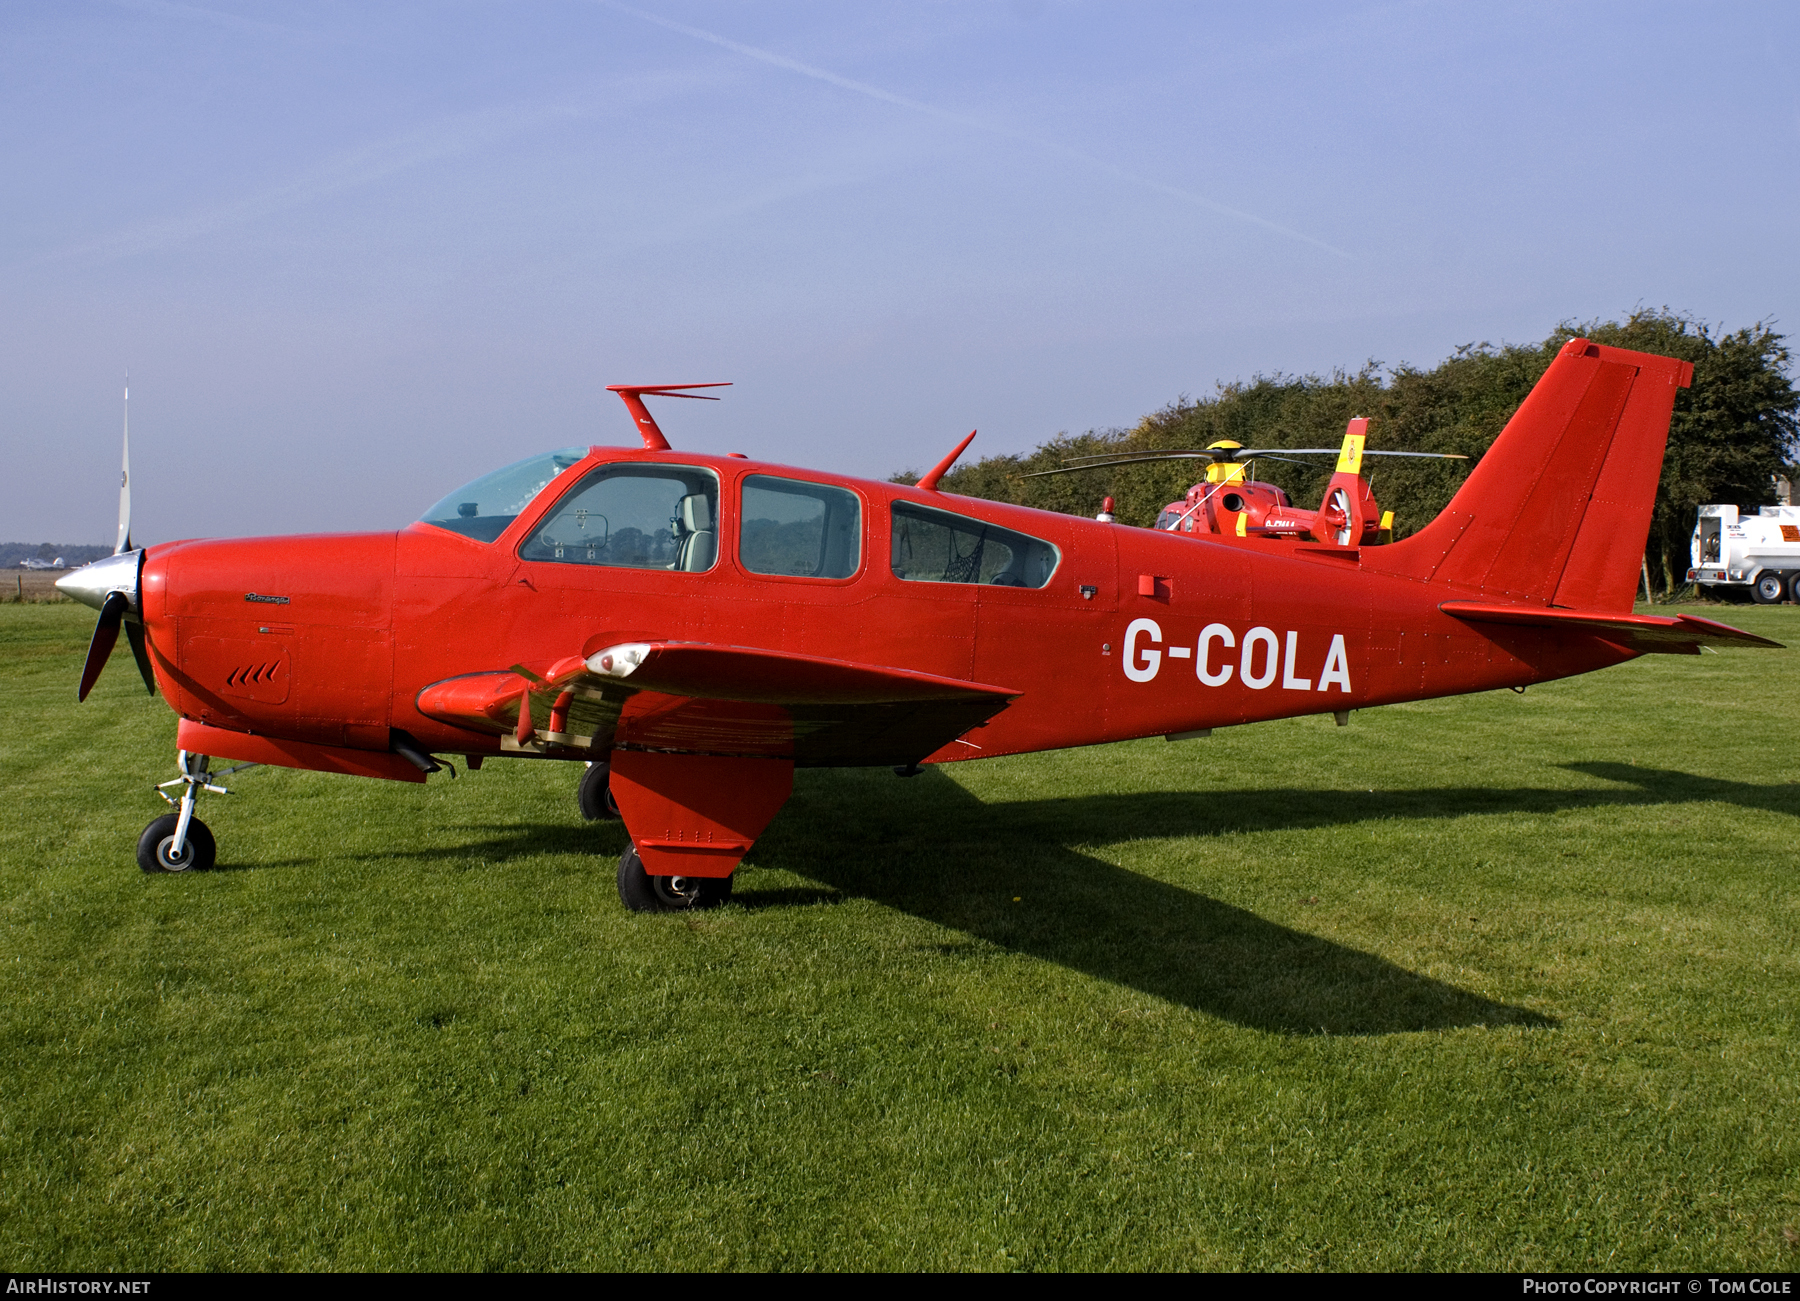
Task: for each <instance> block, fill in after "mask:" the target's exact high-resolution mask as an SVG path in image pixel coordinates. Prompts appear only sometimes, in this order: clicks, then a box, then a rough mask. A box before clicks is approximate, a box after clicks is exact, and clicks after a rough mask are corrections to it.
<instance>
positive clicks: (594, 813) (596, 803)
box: [575, 762, 619, 822]
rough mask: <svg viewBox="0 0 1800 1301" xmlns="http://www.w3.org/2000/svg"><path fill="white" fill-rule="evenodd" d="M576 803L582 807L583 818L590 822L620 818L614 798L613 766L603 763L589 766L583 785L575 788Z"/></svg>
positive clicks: (583, 775) (582, 775) (582, 780)
mask: <svg viewBox="0 0 1800 1301" xmlns="http://www.w3.org/2000/svg"><path fill="white" fill-rule="evenodd" d="M575 803H576V804H578V805H580V806H581V816H582V817H584V818H586V819H587V820H588V821H589V822H599V821H601V820H603V819H607V818H616V817H618V816H619V805H618V801H616V800H615V799H613V796H612V765H611V764H608V763H603V762H602V763H590V764H589V765H588V766H587V771H586V772H584V773H582V774H581V785H580V786H578V787H576V788H575Z"/></svg>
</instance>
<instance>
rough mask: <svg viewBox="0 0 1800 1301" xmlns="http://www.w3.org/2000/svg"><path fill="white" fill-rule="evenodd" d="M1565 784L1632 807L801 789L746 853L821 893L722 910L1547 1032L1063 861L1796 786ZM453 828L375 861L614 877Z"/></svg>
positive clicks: (1354, 1023)
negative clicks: (1087, 847) (553, 868)
mask: <svg viewBox="0 0 1800 1301" xmlns="http://www.w3.org/2000/svg"><path fill="white" fill-rule="evenodd" d="M1567 767H1568V768H1569V770H1570V771H1574V772H1580V773H1583V774H1585V775H1587V776H1590V777H1596V778H1599V779H1602V780H1606V781H1611V782H1617V783H1620V784H1621V785H1622V786H1625V785H1628V786H1629V789H1618V788H1614V789H1604V790H1593V789H1571V790H1550V789H1543V788H1536V789H1531V788H1521V789H1514V790H1493V789H1484V788H1450V789H1444V788H1437V789H1420V790H1403V791H1375V792H1363V791H1350V790H1305V791H1302V790H1261V791H1257V790H1251V791H1228V792H1219V791H1209V792H1193V791H1156V792H1131V793H1097V794H1090V795H1080V796H1070V797H1062V798H1054V799H1045V800H1018V801H1006V802H997V803H994V804H983V803H981V802H980V801H979V800H978V799H976V798H975V797H974V796H973V795H971V794H969V793H968V792H967V791H965V790H963V788H962V787H960V786H959V785H957V784H956V783H955V782H953V781H950V780H949V779H948V778H946V777H944V776H943V775H941V774H939V773H936V772H933V771H927V772H926V773H924V774H921V775H920V777H919V778H917V779H915V780H912V781H906V782H896V781H894V780H893V779H892V778H891V777H887V775H886V774H885V773H881V774H875V773H861V772H833V773H817V774H810V775H808V777H807V779H806V780H803V781H802V782H800V783H799V784H798V786H797V789H796V792H795V798H794V800H793V802H792V803H791V804H790V805H789V807H788V809H787V810H786V811H785V812H784V813H783V814H782V816H780V817H778V818H777V819H776V821H775V824H774V825H773V826H772V827H771V828H770V829H769V832H768V833H767V834H766V835H765V837H764V838H763V840H762V841H761V842H760V843H759V844H758V847H757V851H756V853H755V855H754V861H755V863H757V864H758V865H760V866H763V867H779V868H786V869H789V870H791V871H793V872H795V873H797V874H799V875H801V876H803V877H806V878H809V879H811V880H813V881H816V882H818V883H819V887H820V888H805V887H802V888H792V887H775V888H769V889H759V888H758V882H757V880H756V876H755V874H750V875H749V876H748V877H747V879H745V880H744V881H743V882H742V883H741V884H740V888H739V891H738V893H737V895H736V898H735V902H736V903H737V904H738V905H740V906H742V907H745V908H750V909H765V908H773V907H796V906H804V905H816V904H821V903H830V902H835V901H838V900H841V899H843V898H846V897H858V898H865V899H870V900H873V901H875V902H878V903H881V904H883V905H885V906H888V907H892V908H896V909H899V910H901V911H904V912H907V913H909V914H911V915H913V916H916V917H920V918H923V919H925V920H928V921H931V922H933V923H936V924H938V925H941V926H944V927H946V928H948V929H951V930H955V931H960V932H961V933H963V934H964V935H966V936H968V937H969V941H966V942H960V943H945V944H939V945H937V946H935V947H937V948H938V950H939V951H940V952H941V953H942V954H943V955H944V956H945V958H946V959H948V960H956V961H978V960H981V959H983V958H984V957H986V956H988V955H989V950H988V949H986V948H985V947H984V946H985V945H992V946H995V947H997V948H999V949H1002V950H1008V951H1012V952H1018V953H1026V954H1030V955H1032V956H1034V957H1038V958H1041V959H1044V960H1046V961H1050V962H1054V963H1057V964H1058V965H1061V966H1065V967H1068V968H1071V969H1073V970H1078V971H1082V972H1085V973H1087V974H1089V975H1091V976H1094V977H1097V978H1099V979H1102V980H1107V981H1110V982H1113V983H1115V984H1119V985H1122V986H1125V987H1127V988H1131V989H1136V990H1139V991H1141V992H1143V993H1146V994H1151V995H1153V996H1155V997H1158V998H1162V999H1167V1000H1168V1001H1170V1002H1172V1003H1176V1004H1179V1005H1181V1006H1184V1007H1189V1008H1193V1009H1195V1010H1197V1011H1201V1012H1205V1013H1207V1014H1209V1015H1213V1016H1217V1017H1219V1018H1221V1019H1223V1020H1226V1021H1230V1022H1233V1023H1235V1024H1239V1025H1243V1026H1247V1027H1251V1028H1254V1029H1259V1030H1264V1031H1269V1032H1273V1033H1280V1034H1293V1035H1308V1034H1320V1033H1326V1034H1335V1035H1377V1034H1391V1033H1399V1032H1406V1031H1429V1030H1443V1029H1451V1028H1455V1027H1461V1026H1476V1025H1482V1026H1502V1025H1515V1026H1527V1027H1540V1028H1541V1027H1553V1026H1555V1025H1556V1024H1557V1023H1556V1021H1555V1020H1553V1019H1552V1018H1550V1017H1546V1016H1544V1015H1542V1014H1540V1013H1537V1012H1533V1011H1531V1010H1530V1009H1527V1008H1522V1007H1517V1006H1513V1005H1509V1004H1505V1003H1500V1002H1495V1001H1494V1000H1491V999H1488V998H1484V997H1482V996H1480V995H1478V994H1474V993H1471V992H1469V991H1467V990H1463V989H1459V988H1457V987H1456V986H1454V985H1450V984H1447V983H1445V982H1443V981H1439V980H1435V979H1433V978H1431V977H1427V976H1422V975H1419V974H1417V973H1416V972H1412V971H1408V970H1406V969H1405V968H1403V967H1400V966H1398V965H1396V964H1394V963H1392V962H1389V961H1388V960H1387V959H1385V958H1381V957H1378V956H1376V955H1374V954H1371V953H1365V952H1362V951H1361V950H1358V949H1355V948H1351V947H1349V946H1347V945H1343V944H1339V943H1336V942H1334V941H1331V940H1327V939H1323V938H1321V937H1319V936H1316V935H1310V934H1308V933H1306V932H1304V931H1300V930H1295V929H1293V928H1291V927H1287V926H1283V925H1280V924H1278V923H1275V922H1271V921H1268V920H1265V919H1263V918H1261V917H1258V916H1257V915H1256V914H1254V913H1252V912H1249V911H1247V910H1245V909H1243V908H1239V907H1236V906H1234V905H1231V904H1227V903H1224V902H1222V901H1220V900H1217V899H1213V898H1209V897H1208V896H1206V895H1203V894H1199V893H1197V892H1194V891H1191V890H1186V889H1182V888H1180V887H1178V886H1173V885H1169V884H1167V883H1166V882H1162V881H1158V880H1154V879H1152V878H1150V877H1146V876H1143V875H1140V874H1139V873H1136V872H1131V871H1128V870H1126V869H1124V868H1121V867H1118V866H1116V865H1114V864H1111V863H1108V862H1105V861H1104V860H1101V859H1098V858H1095V857H1093V856H1092V855H1090V854H1086V853H1082V852H1080V851H1078V850H1075V849H1071V848H1068V847H1067V846H1068V844H1071V843H1073V844H1104V843H1119V842H1124V841H1131V840H1142V839H1147V838H1162V837H1180V836H1190V837H1191V836H1210V835H1217V834H1219V833H1221V832H1229V831H1258V830H1283V829H1297V828H1313V827H1321V826H1332V825H1338V826H1349V825H1354V824H1357V823H1362V822H1368V821H1372V820H1381V819H1418V818H1456V817H1466V816H1471V815H1479V814H1492V813H1505V812H1515V813H1516V812H1528V813H1549V812H1557V811H1564V810H1572V809H1593V808H1604V807H1633V806H1638V807H1643V806H1652V805H1667V804H1672V803H1691V802H1723V803H1730V804H1735V805H1739V806H1742V807H1746V808H1755V809H1764V810H1769V811H1774V812H1780V813H1790V814H1800V786H1795V785H1791V784H1790V785H1781V786H1755V785H1751V784H1749V783H1744V782H1730V781H1720V780H1717V779H1714V778H1708V777H1698V776H1693V775H1691V774H1687V773H1680V772H1671V771H1665V770H1661V769H1654V768H1641V767H1634V766H1631V765H1626V764H1608V763H1583V764H1570V765H1567ZM466 830H468V831H476V832H487V833H489V835H488V836H486V837H484V838H482V839H479V840H475V841H472V842H470V843H468V844H465V845H463V846H460V847H457V848H455V849H449V850H447V849H443V848H430V849H417V850H387V851H384V852H383V853H382V854H381V855H380V856H381V857H387V858H393V857H402V858H417V859H428V860H432V861H437V862H442V863H445V864H447V865H449V864H460V865H462V866H464V867H465V868H466V869H475V868H479V867H482V866H493V865H499V864H502V863H504V862H505V861H506V860H508V859H510V858H514V857H520V856H527V855H542V854H546V853H548V854H558V853H568V854H573V855H579V856H580V857H582V858H583V859H587V860H592V859H595V858H603V859H604V860H605V861H607V862H608V863H610V861H611V859H612V857H613V856H615V855H617V854H618V853H619V852H620V851H622V850H623V848H624V845H625V834H624V831H623V829H622V828H621V827H620V825H619V824H618V823H616V822H612V823H602V824H593V825H582V824H572V823H562V824H544V825H538V824H532V825H524V824H504V825H489V826H481V827H474V826H470V827H467V828H466ZM1015 899H1016V900H1017V902H1015Z"/></svg>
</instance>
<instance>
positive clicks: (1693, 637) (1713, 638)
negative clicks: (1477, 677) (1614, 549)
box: [1438, 601, 1783, 655]
mask: <svg viewBox="0 0 1800 1301" xmlns="http://www.w3.org/2000/svg"><path fill="white" fill-rule="evenodd" d="M1438 609H1440V610H1442V611H1443V612H1444V613H1445V614H1448V615H1453V616H1455V617H1456V618H1458V619H1466V620H1468V621H1469V622H1471V623H1510V624H1522V625H1525V626H1533V627H1539V628H1566V629H1568V630H1569V631H1570V632H1578V633H1586V634H1588V635H1590V636H1594V637H1603V638H1605V639H1606V640H1607V641H1610V642H1613V643H1614V644H1616V645H1619V646H1622V647H1624V648H1625V649H1626V650H1631V651H1636V652H1637V653H1638V654H1640V655H1698V654H1699V653H1700V648H1701V647H1702V646H1714V647H1718V646H1772V647H1774V648H1775V649H1777V650H1780V649H1783V647H1782V644H1781V643H1780V642H1778V641H1770V640H1769V639H1768V638H1767V637H1758V636H1756V635H1755V634H1754V633H1748V632H1743V631H1741V630H1740V629H1737V628H1733V627H1731V626H1729V625H1727V624H1723V623H1715V622H1714V621H1713V620H1711V619H1700V618H1696V617H1695V616H1694V615H1691V614H1678V615H1672V616H1671V615H1659V614H1609V613H1606V612H1604V611H1600V610H1553V609H1548V608H1545V607H1543V606H1529V605H1488V604H1485V603H1483V602H1480V601H1445V602H1444V603H1443V604H1442V605H1440V606H1438Z"/></svg>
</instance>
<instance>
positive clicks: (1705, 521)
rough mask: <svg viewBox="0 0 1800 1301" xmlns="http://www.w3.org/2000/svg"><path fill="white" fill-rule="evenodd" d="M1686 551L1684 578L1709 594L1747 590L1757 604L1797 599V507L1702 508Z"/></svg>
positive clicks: (1799, 522)
mask: <svg viewBox="0 0 1800 1301" xmlns="http://www.w3.org/2000/svg"><path fill="white" fill-rule="evenodd" d="M1692 555H1693V563H1694V567H1693V568H1692V569H1690V570H1688V572H1687V576H1688V582H1690V583H1698V584H1699V585H1700V589H1701V591H1703V592H1705V593H1707V594H1708V595H1710V596H1725V595H1727V594H1728V593H1734V592H1741V591H1746V590H1747V591H1748V592H1749V593H1750V599H1751V600H1753V601H1755V602H1756V603H1757V604H1758V605H1774V604H1775V603H1776V602H1778V601H1782V600H1784V599H1786V598H1788V597H1790V596H1791V597H1793V598H1794V599H1795V600H1796V601H1800V592H1796V591H1795V590H1794V587H1795V580H1796V579H1800V506H1763V507H1761V508H1760V509H1759V510H1758V512H1757V513H1756V514H1754V515H1739V514H1738V508H1737V507H1736V506H1702V507H1701V508H1700V519H1699V522H1698V523H1697V524H1696V526H1695V528H1694V542H1693V549H1692Z"/></svg>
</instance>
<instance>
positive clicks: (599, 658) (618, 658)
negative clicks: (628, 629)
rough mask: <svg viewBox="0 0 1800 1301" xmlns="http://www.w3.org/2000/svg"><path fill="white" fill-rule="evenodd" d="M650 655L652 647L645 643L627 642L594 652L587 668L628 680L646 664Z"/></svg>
mask: <svg viewBox="0 0 1800 1301" xmlns="http://www.w3.org/2000/svg"><path fill="white" fill-rule="evenodd" d="M649 653H650V647H649V645H648V644H647V643H645V642H626V643H624V644H623V645H620V646H608V647H607V648H606V649H605V650H602V651H596V652H594V654H593V656H592V657H590V658H589V660H588V662H587V666H588V668H590V669H592V670H593V671H594V672H595V673H604V674H606V675H607V676H608V677H612V678H628V677H630V676H631V675H632V674H633V673H635V672H636V671H637V668H638V666H639V665H640V664H642V663H643V662H644V656H646V655H648V654H649Z"/></svg>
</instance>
